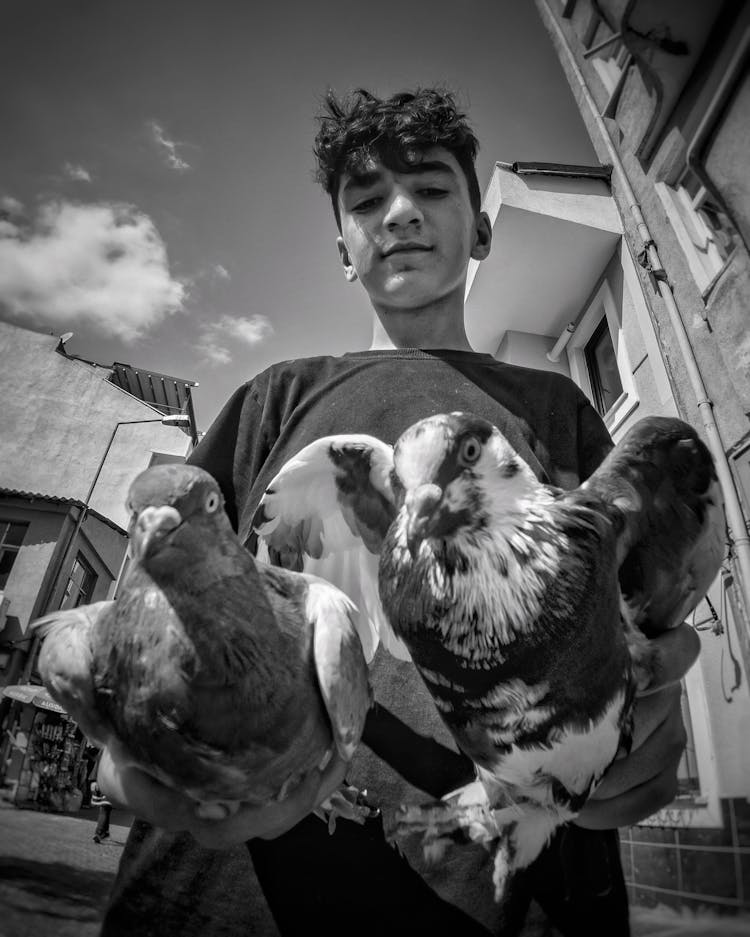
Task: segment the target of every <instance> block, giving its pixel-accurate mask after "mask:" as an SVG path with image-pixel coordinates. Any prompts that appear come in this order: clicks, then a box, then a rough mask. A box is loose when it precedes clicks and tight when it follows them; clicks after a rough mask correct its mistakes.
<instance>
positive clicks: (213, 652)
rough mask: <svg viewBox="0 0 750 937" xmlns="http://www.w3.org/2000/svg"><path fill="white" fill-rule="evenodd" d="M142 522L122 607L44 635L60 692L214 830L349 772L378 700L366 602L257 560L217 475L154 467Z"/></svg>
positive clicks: (53, 625)
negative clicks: (316, 778)
mask: <svg viewBox="0 0 750 937" xmlns="http://www.w3.org/2000/svg"><path fill="white" fill-rule="evenodd" d="M128 510H129V512H130V514H131V523H130V528H129V533H130V537H131V543H130V547H131V550H132V554H133V559H132V562H131V564H130V568H129V570H128V573H127V577H126V579H125V581H124V583H123V585H122V587H121V589H120V592H119V595H118V596H117V598H116V599H115V601H113V602H100V603H97V604H95V605H89V606H84V607H81V608H77V609H71V610H68V611H60V612H56V613H54V614H51V615H48V616H46V617H45V618H43V619H40V621H39V622H38V623H37V625H36V627H37V628H38V629H39V630H40V631H41V632H42V634H43V635H44V636H45V638H44V642H43V645H42V650H41V656H40V662H39V667H40V672H41V674H42V677H43V679H44V683H45V685H46V686H47V688H48V690H49V691H50V693H51V695H52V696H53V697H54V698H55V699H56V700H57V701H58V702H59V703H60V704H61V705H62V706H64V707H65V709H66V710H67V711H68V712H69V713H70V715H71V716H73V718H75V719H76V720H77V721H78V722H79V723H80V724H81V726H82V728H83V729H84V731H85V732H86V734H87V735H88V736H89V737H90V738H91V739H93V740H95V741H96V742H97V743H98V744H100V745H107V744H113V745H116V746H117V748H118V750H119V751H120V753H121V754H122V753H123V752H124V753H125V758H126V760H127V761H128V762H132V763H133V764H134V765H137V766H138V767H140V768H142V769H143V770H145V771H147V772H149V773H150V774H151V775H153V776H154V777H156V778H157V779H158V780H160V781H162V782H163V783H164V784H167V785H169V786H170V787H173V788H175V789H178V790H179V791H181V792H183V793H185V794H187V795H188V796H189V797H191V798H193V799H194V800H195V801H196V802H197V806H196V814H197V815H198V816H202V817H205V818H210V817H214V818H220V817H222V816H226V815H228V814H231V813H234V812H235V811H236V809H237V808H238V806H239V804H240V803H248V804H253V805H259V804H264V803H267V802H269V801H271V800H280V799H283V798H284V797H285V796H286V795H287V794H288V793H289V792H291V791H292V790H293V789H294V787H295V786H296V785H297V784H298V783H299V782H300V781H301V780H302V779H303V778H304V777H305V776H306V775H307V774H308V773H309V772H310V771H311V770H314V769H321V770H322V768H323V767H324V766H325V765H326V763H327V762H328V761H329V760H330V758H331V757H332V755H333V753H334V750H336V751H338V754H339V755H340V756H341V758H343V759H344V760H346V761H348V760H350V759H351V757H352V755H353V753H354V749H355V747H356V746H357V744H358V742H359V739H360V736H361V734H362V730H363V726H364V721H365V716H366V713H367V710H368V709H369V707H370V703H371V693H370V688H369V683H368V675H367V665H366V662H365V659H364V655H363V652H362V646H361V642H360V639H359V637H358V635H357V630H356V629H357V619H358V613H357V610H356V608H355V607H354V606H353V604H352V602H351V601H350V600H349V599H348V598H347V597H346V596H345V595H344V594H343V593H342V592H340V591H339V590H338V589H336V588H335V587H333V586H331V585H330V584H329V583H327V582H324V581H322V580H320V579H318V578H316V577H314V576H309V575H306V574H299V573H295V572H288V571H286V570H283V569H276V568H272V567H270V566H268V565H265V564H262V563H257V562H255V560H254V559H253V558H252V556H251V555H250V553H249V552H248V551H247V550H245V549H244V548H243V546H242V545H241V543H240V541H239V540H238V538H237V537H236V535H235V534H234V532H233V531H232V528H231V526H230V523H229V520H228V518H227V515H226V513H225V512H224V510H223V497H222V495H221V492H220V490H219V487H218V485H217V484H216V482H215V481H214V479H213V478H212V477H211V476H210V475H209V474H208V473H206V472H204V471H203V470H202V469H199V468H196V467H194V466H189V465H163V466H157V467H153V468H150V469H148V470H147V471H145V472H143V473H142V474H141V475H139V476H138V477H137V478H136V479H135V481H134V482H133V484H132V486H131V488H130V492H129V496H128Z"/></svg>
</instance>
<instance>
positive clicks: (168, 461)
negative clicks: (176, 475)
mask: <svg viewBox="0 0 750 937" xmlns="http://www.w3.org/2000/svg"><path fill="white" fill-rule="evenodd" d="M184 461H185V456H182V455H173V454H172V453H171V452H152V453H151V460H150V462H149V463H148V467H149V468H151V466H153V465H182V463H183V462H184Z"/></svg>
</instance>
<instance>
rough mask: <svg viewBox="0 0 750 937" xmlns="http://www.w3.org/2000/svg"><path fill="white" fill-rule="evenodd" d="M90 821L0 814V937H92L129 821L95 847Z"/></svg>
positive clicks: (85, 816)
mask: <svg viewBox="0 0 750 937" xmlns="http://www.w3.org/2000/svg"><path fill="white" fill-rule="evenodd" d="M96 816H97V811H96V810H94V809H89V810H81V811H79V812H78V813H76V814H55V813H41V812H38V811H34V810H17V809H14V808H6V809H0V937H95V935H96V934H97V933H98V928H99V920H100V918H101V911H102V908H103V907H104V903H105V901H106V898H107V894H108V892H109V889H110V886H111V884H112V881H113V879H114V876H115V871H116V869H117V864H118V862H119V860H120V856H121V854H122V849H123V846H124V844H125V838H126V836H127V834H128V829H129V827H130V822H131V819H132V818H131V817H130V815H128V814H124V813H123V812H122V811H117V810H115V811H114V812H113V814H112V825H111V827H110V834H111V835H110V838H109V839H106V840H105V841H104V842H103V843H102V844H101V845H97V844H96V843H95V842H94V841H93V835H94V828H95V825H96Z"/></svg>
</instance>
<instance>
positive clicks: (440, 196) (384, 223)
mask: <svg viewBox="0 0 750 937" xmlns="http://www.w3.org/2000/svg"><path fill="white" fill-rule="evenodd" d="M338 204H339V211H340V215H341V236H340V237H339V238H338V242H337V243H338V246H339V251H340V253H341V258H342V261H343V264H344V270H345V272H346V276H347V278H348V279H349V280H355V279H359V280H361V281H362V285H363V286H364V288H365V290H366V291H367V294H368V296H369V297H370V301H371V302H372V304H373V306H374V307H375V308H376V309H379V310H388V309H392V310H408V309H422V308H424V307H425V306H428V305H430V304H431V303H435V302H438V301H440V300H442V299H444V298H445V297H447V296H449V295H451V294H457V293H458V292H460V296H461V301H463V291H464V288H465V283H466V270H467V267H468V263H469V259H470V258H472V257H474V258H476V259H477V260H483V259H484V258H485V257H486V256H487V254H488V253H489V248H490V240H491V226H490V223H489V219H488V218H487V216H486V215H485V214H484V212H481V213H479V214H475V212H474V210H473V209H472V207H471V201H470V199H469V187H468V184H467V181H466V177H465V176H464V173H463V171H462V169H461V167H460V166H459V164H458V162H457V160H456V158H455V157H454V156H453V155H452V154H451V153H450V152H448V150H446V149H444V148H443V147H432V148H430V149H427V150H425V151H424V153H423V154H422V161H421V162H420V163H418V164H416V165H414V167H413V168H409V169H408V170H406V171H401V170H398V171H396V170H392V169H389V168H387V167H386V166H384V165H383V164H382V163H380V162H378V161H375V160H373V161H372V162H370V163H368V164H367V166H366V169H365V171H364V172H363V173H362V174H360V175H354V174H346V173H345V174H344V175H343V176H342V178H341V184H340V186H339V195H338Z"/></svg>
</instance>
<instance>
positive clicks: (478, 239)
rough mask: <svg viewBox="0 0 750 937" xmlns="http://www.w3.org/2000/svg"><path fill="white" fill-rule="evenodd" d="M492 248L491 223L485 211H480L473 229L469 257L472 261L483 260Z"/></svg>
mask: <svg viewBox="0 0 750 937" xmlns="http://www.w3.org/2000/svg"><path fill="white" fill-rule="evenodd" d="M491 247H492V223H491V222H490V216H489V215H488V214H487V212H486V211H480V212H479V214H478V215H477V220H476V223H475V228H474V246H473V247H472V249H471V256H472V257H473V258H474V260H484V259H485V258H486V257H488V256H489V253H490V248H491Z"/></svg>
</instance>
